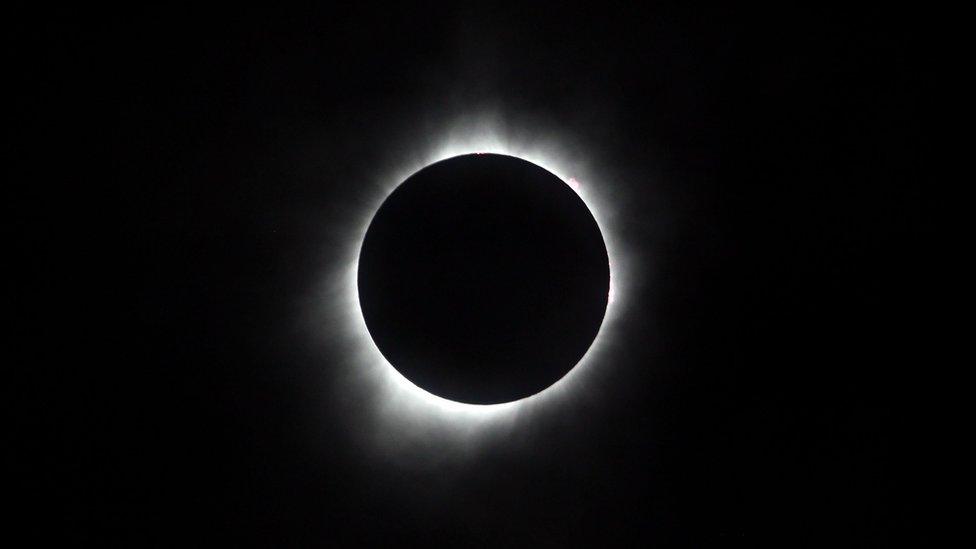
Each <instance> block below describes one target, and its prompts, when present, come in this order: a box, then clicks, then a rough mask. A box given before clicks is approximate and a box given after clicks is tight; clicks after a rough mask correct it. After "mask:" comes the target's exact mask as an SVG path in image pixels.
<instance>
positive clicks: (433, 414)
mask: <svg viewBox="0 0 976 549" xmlns="http://www.w3.org/2000/svg"><path fill="white" fill-rule="evenodd" d="M488 118H489V119H485V118H484V117H482V118H477V117H470V118H465V119H464V120H462V121H461V122H458V123H456V124H453V125H451V127H448V128H445V129H444V131H442V132H440V133H439V138H438V139H436V140H435V141H433V142H431V141H429V140H428V141H420V142H418V145H417V146H415V147H412V148H411V147H408V148H411V150H409V151H408V152H407V153H406V154H404V155H403V157H404V159H403V160H402V161H401V162H398V163H397V164H396V166H395V167H394V168H393V169H390V170H386V171H385V173H381V174H378V176H377V177H378V179H379V181H380V182H381V183H380V184H379V185H378V186H377V188H376V189H375V192H373V193H372V195H371V196H370V197H369V198H368V200H367V201H366V202H365V203H364V204H362V207H361V211H360V212H359V213H358V214H357V215H356V218H355V221H356V223H355V224H354V225H355V226H353V227H347V230H348V241H347V245H346V246H345V250H344V251H343V256H344V260H343V261H342V262H341V266H339V267H338V268H336V267H335V266H333V269H332V272H331V273H329V275H330V276H329V277H327V278H328V279H329V280H331V281H332V283H333V284H332V287H331V288H330V289H329V290H330V291H326V292H325V293H324V294H323V298H322V303H321V307H323V308H325V309H328V311H327V313H328V316H330V317H331V318H333V319H336V321H337V322H338V323H339V324H340V326H336V327H335V328H338V332H339V333H340V335H341V338H342V346H343V347H344V351H345V355H346V359H347V361H348V364H347V367H346V368H344V369H343V379H344V380H345V381H344V382H345V383H348V384H349V385H350V388H353V386H355V387H357V388H358V389H359V390H360V394H364V395H367V397H366V398H367V399H368V401H367V402H366V403H364V405H363V406H362V408H363V409H364V410H365V411H367V412H368V413H369V414H370V416H371V417H373V418H374V419H375V422H376V423H375V425H374V429H373V430H372V433H373V434H375V435H376V436H378V437H383V436H384V434H383V433H392V434H395V436H396V437H402V436H404V435H409V434H411V433H413V432H427V433H431V432H432V433H434V434H440V435H445V434H454V435H464V436H466V437H471V436H478V434H479V433H483V432H485V431H486V430H491V429H493V428H497V427H503V426H511V425H513V424H514V423H517V422H519V421H522V420H525V419H527V418H531V417H532V416H533V415H534V414H536V413H538V412H540V411H542V410H546V409H550V408H552V407H554V406H557V405H559V404H560V403H565V402H567V401H572V400H573V398H574V396H576V395H578V394H579V393H580V392H581V391H584V390H585V387H586V385H587V381H588V379H589V378H590V376H591V375H592V373H593V371H594V370H595V369H597V368H599V367H601V364H603V363H606V362H607V359H608V358H609V357H608V355H609V354H610V351H611V350H612V349H613V348H614V347H615V343H616V341H615V339H614V332H615V327H616V326H617V325H618V323H619V322H620V321H621V318H622V316H623V313H624V312H625V311H626V307H625V304H626V296H627V295H628V291H629V288H630V285H631V282H632V280H633V278H634V273H632V272H631V270H630V269H628V265H629V264H630V263H631V261H630V260H629V256H630V254H629V253H628V251H627V249H626V246H625V244H624V242H623V239H622V238H621V235H619V234H618V233H617V231H616V228H617V227H616V226H615V223H614V222H615V220H616V214H617V212H618V211H619V210H620V209H621V207H620V205H618V204H614V203H613V200H612V197H613V196H616V194H615V193H614V192H613V189H612V186H613V181H607V180H605V179H603V178H601V175H600V174H599V173H592V172H591V171H590V170H589V169H588V162H587V159H586V158H585V153H584V151H583V150H581V148H580V147H568V146H565V139H564V140H560V139H559V138H558V136H556V135H555V134H549V135H539V134H538V133H534V132H527V131H518V130H516V129H513V128H511V127H509V126H506V128H507V129H506V128H502V127H501V125H499V124H496V123H494V122H493V120H492V119H491V117H488ZM527 136H532V137H531V138H529V137H527ZM472 153H491V154H500V155H507V156H514V157H518V158H521V159H524V160H527V161H529V162H531V163H533V164H536V165H538V166H540V167H542V168H544V169H546V170H548V171H549V172H551V173H552V174H554V175H556V176H557V177H559V178H560V179H561V180H562V181H564V182H565V183H566V184H567V186H569V187H570V188H571V189H573V191H575V192H576V193H577V194H578V195H579V196H580V197H581V198H582V200H583V202H584V203H585V204H586V206H587V208H589V210H590V212H591V213H592V215H593V217H594V218H595V219H596V222H597V225H598V226H599V229H600V231H601V233H602V234H603V238H604V243H605V245H606V248H607V254H608V257H609V262H610V291H609V296H608V297H609V299H608V304H607V309H606V313H605V315H604V320H603V324H602V326H601V327H600V330H599V332H598V334H597V336H596V338H595V339H594V341H593V343H592V345H591V346H590V348H589V350H588V351H587V352H586V354H585V355H584V356H583V357H582V359H580V361H579V362H578V363H577V364H576V366H575V367H574V368H573V369H572V370H570V371H569V372H568V373H567V374H566V375H565V376H563V377H562V379H560V380H559V381H557V382H556V383H555V384H553V385H551V386H549V387H548V388H546V389H545V390H543V391H541V392H539V393H536V394H534V395H532V396H528V397H525V398H522V399H520V400H516V401H512V402H506V403H501V404H488V405H479V404H466V403H460V402H454V401H451V400H447V399H444V398H441V397H438V396H436V395H433V394H431V393H428V392H427V391H425V390H423V389H421V388H420V387H417V386H416V385H414V384H413V383H411V382H410V381H409V380H407V379H406V378H405V377H404V376H403V375H401V374H400V373H399V372H398V371H397V370H396V368H394V367H393V366H392V365H391V364H390V363H388V362H387V361H386V359H385V358H384V357H383V355H382V354H381V353H380V351H379V349H378V348H377V347H376V345H375V344H374V342H373V340H372V338H371V337H370V335H369V332H368V331H367V328H366V323H365V320H364V318H363V314H362V311H361V310H360V306H359V292H358V287H357V272H358V259H359V255H360V248H361V245H362V242H363V239H364V237H365V234H366V230H367V229H368V227H369V225H370V222H371V220H372V218H373V216H374V214H375V213H376V211H377V210H378V208H379V207H380V205H381V204H382V203H383V201H384V200H385V199H386V198H387V196H389V194H390V193H391V192H393V190H394V189H395V188H396V187H397V186H399V185H400V184H401V183H402V182H403V181H405V180H406V179H407V178H408V177H409V176H410V175H412V174H413V173H415V172H417V171H418V170H420V169H422V168H424V167H426V166H428V165H430V164H433V163H435V162H439V161H441V160H445V159H448V158H452V157H455V156H460V155H466V154H472Z"/></svg>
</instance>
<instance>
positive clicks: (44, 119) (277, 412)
mask: <svg viewBox="0 0 976 549" xmlns="http://www.w3.org/2000/svg"><path fill="white" fill-rule="evenodd" d="M921 24H922V23H920V22H919V21H918V20H916V19H913V18H912V17H908V16H907V14H901V15H896V14H892V13H889V12H887V11H881V10H879V11H868V12H857V13H855V12H847V11H838V12H832V11H827V10H814V11H808V12H787V11H783V10H779V11H762V12H753V13H742V12H739V11H735V10H718V11H715V10H690V9H689V10H684V11H670V10H664V9H662V10H657V11H646V12H645V11H637V10H635V9H632V10H630V11H623V12H616V13H610V12H607V11H605V10H604V9H602V7H593V8H592V9H589V10H575V9H567V8H566V7H560V8H558V9H545V8H521V9H518V10H504V9H497V8H494V7H492V6H490V5H476V6H474V7H470V8H463V7H454V8H452V9H448V10H443V11H436V12H425V11H424V10H420V9H416V8H402V9H391V8H387V9H383V10H368V9H365V8H335V9H333V8H331V7H321V8H319V9H317V10H314V11H312V12H303V13H297V12H296V13H287V14H286V13H281V12H275V13H270V12H262V11H244V12H241V11H239V10H232V11H227V12H221V13H206V14H204V13H200V12H197V11H194V10H186V11H168V12H157V11H150V10H146V11H139V10H125V11H102V12H88V11H83V10H80V9H78V10H68V11H62V12H55V11H52V12H49V13H46V14H41V15H40V16H32V17H26V16H25V17H24V18H23V19H22V20H21V23H18V25H17V28H16V30H14V31H13V33H12V34H11V37H10V40H9V41H10V43H11V45H12V48H11V50H12V53H13V55H12V57H13V61H14V69H15V71H16V72H15V74H17V75H18V76H17V78H15V79H14V80H15V85H16V86H19V87H21V88H22V89H23V91H24V92H26V93H24V94H23V98H22V99H21V100H20V101H19V103H18V104H16V105H14V106H15V110H16V111H17V112H16V113H15V116H16V117H17V119H18V121H23V122H24V124H23V126H22V127H23V128H25V131H24V132H23V135H22V136H21V138H20V139H18V143H17V144H16V145H15V146H14V148H13V149H12V150H13V154H14V155H15V156H16V158H18V159H19V160H22V161H24V164H25V166H26V168H27V169H26V170H25V171H24V172H23V176H22V177H20V178H19V181H20V184H19V187H18V192H16V193H15V194H14V196H13V198H12V199H11V205H12V209H13V210H14V214H15V215H14V216H13V219H14V227H15V229H14V230H15V231H16V235H15V237H16V238H15V239H16V241H17V243H16V244H15V253H16V254H19V256H22V257H23V264H24V265H28V266H29V269H28V270H27V272H28V273H29V274H28V276H27V277H26V280H24V281H23V282H22V283H21V284H19V285H18V286H17V287H16V289H15V290H13V291H12V292H11V293H12V294H13V302H14V306H15V310H17V311H19V312H20V315H19V316H20V319H21V323H22V324H23V326H25V327H27V331H28V333H29V335H31V336H32V337H29V338H20V341H18V342H16V343H15V347H14V348H15V351H17V354H18V355H20V356H23V357H25V358H24V359H22V360H21V361H20V363H21V364H22V365H23V366H24V368H25V369H26V370H27V372H28V376H27V377H28V380H27V381H28V387H29V389H30V390H28V391H25V392H24V393H23V396H24V399H23V400H24V401H25V404H24V405H23V406H20V407H18V409H19V410H21V415H22V417H23V418H24V419H25V420H26V421H24V422H23V423H24V424H25V427H24V428H23V431H22V432H20V433H18V434H22V435H25V436H24V437H23V438H24V440H25V441H26V442H25V444H24V445H23V447H22V449H23V450H24V451H23V452H20V451H18V452H17V455H18V456H20V455H23V456H24V459H23V463H24V466H23V470H22V471H21V472H20V473H18V474H19V475H21V476H22V478H23V480H24V483H25V484H26V485H27V486H29V490H28V493H29V496H27V497H26V499H25V500H24V504H23V505H22V506H21V507H22V509H23V510H24V511H25V512H26V513H27V514H29V515H30V516H33V517H38V516H39V517H42V519H43V522H44V523H45V527H44V528H43V529H41V530H37V531H36V532H37V533H36V534H35V535H36V536H38V538H45V537H48V536H63V537H65V538H67V539H69V540H73V541H79V542H85V543H89V544H92V545H98V546H105V545H115V544H119V545H126V546H160V547H163V546H166V547H171V546H174V544H177V543H179V544H180V545H191V546H192V545H198V544H201V545H202V544H204V543H207V544H210V543H217V544H222V545H223V544H227V545H231V546H240V545H250V544H254V545H256V546H276V547H281V546H323V545H337V546H342V545H356V544H370V543H389V544H393V543H396V544H404V545H406V544H409V543H419V544H424V543H431V544H434V543H450V544H452V545H467V544H472V545H488V546H500V545H502V546H521V545H523V544H525V545H528V544H530V543H531V544H539V545H562V546H576V545H579V546H612V545H617V544H624V543H625V541H627V540H631V539H638V540H641V543H642V544H647V545H649V546H661V545H664V546H696V547H726V546H736V547H739V546H742V547H755V546H757V545H765V544H775V545H777V546H787V547H790V546H795V547H803V546H811V547H813V546H816V547H822V546H836V545H841V546H843V545H856V546H861V547H863V546H887V545H892V544H893V543H894V542H895V541H896V540H900V541H905V540H914V539H918V538H919V537H924V534H923V533H922V532H921V531H920V530H919V528H917V524H916V523H917V517H916V515H915V504H914V503H913V501H915V493H916V490H918V488H919V487H920V486H921V484H922V482H921V480H920V478H921V477H920V476H919V474H918V473H917V472H915V471H913V468H912V463H914V460H915V456H916V455H918V453H919V452H920V450H919V449H918V448H919V447H920V445H921V442H920V436H921V431H922V429H921V419H920V416H919V415H918V414H915V413H913V412H912V411H910V410H911V408H912V406H914V405H913V404H912V402H916V403H918V402H919V400H920V399H921V398H922V397H921V394H920V393H923V392H924V391H925V389H924V387H925V386H926V384H925V377H924V373H923V372H924V364H925V363H926V361H927V360H929V359H930V358H931V356H930V355H928V354H926V353H928V352H929V349H930V347H929V343H928V342H929V339H928V337H929V336H930V335H931V334H930V332H929V330H932V329H934V328H932V326H931V325H928V326H925V325H923V324H924V323H920V319H924V318H926V317H927V316H928V315H929V314H930V313H931V312H932V311H933V308H932V306H931V305H929V300H930V299H931V298H930V297H928V295H927V293H926V292H927V291H928V289H930V288H931V285H930V284H929V283H928V282H927V280H930V278H927V277H929V276H930V274H929V269H930V266H931V265H932V264H933V261H934V258H935V257H936V254H937V253H938V252H937V250H935V249H933V248H932V247H931V246H929V242H930V238H931V236H932V234H931V233H932V229H931V227H930V226H929V225H927V224H926V221H925V219H926V215H927V214H928V213H929V211H930V209H931V206H930V204H931V203H932V202H931V200H932V199H931V198H930V197H929V194H928V193H927V192H926V188H925V186H924V185H923V184H922V183H923V181H924V180H925V177H926V174H925V171H923V169H922V168H921V167H920V162H919V159H920V158H921V154H922V151H924V150H925V147H926V145H925V136H924V132H922V131H921V128H920V127H919V125H918V124H917V122H916V119H917V116H918V114H919V109H920V107H919V102H920V95H919V91H918V90H919V88H920V86H922V85H924V84H925V83H926V82H927V81H928V77H927V71H928V69H926V66H927V63H926V59H925V58H924V57H923V55H922V53H921V51H922V50H921V45H920V44H919V41H920V40H921V38H920V30H919V29H918V28H917V27H918V26H919V25H921ZM12 85H14V84H12ZM475 112H491V113H494V114H493V117H494V119H495V120H496V121H500V122H501V123H502V124H507V125H508V129H509V130H510V131H513V132H518V131H522V130H521V129H522V128H532V127H544V128H547V130H549V129H552V128H556V129H558V132H557V134H556V135H557V136H558V137H557V138H556V139H563V140H564V141H565V142H570V143H582V144H584V145H585V146H584V147H581V148H579V149H578V151H577V154H579V155H585V156H586V157H587V158H586V159H587V161H589V162H590V163H591V164H593V166H595V167H596V169H597V171H598V172H599V173H603V174H607V178H606V182H605V183H604V184H605V185H609V186H611V187H612V188H611V189H609V190H608V191H607V192H608V193H609V195H610V196H615V197H616V199H617V200H618V203H619V204H620V207H621V215H620V217H619V219H618V221H619V224H617V226H615V227H614V230H615V231H618V232H619V234H621V235H622V238H625V239H626V241H627V242H628V243H629V245H630V246H631V248H632V249H633V252H634V253H633V255H632V258H633V260H634V261H636V262H638V263H639V264H638V265H637V266H636V267H635V269H634V272H635V273H638V272H639V273H641V274H642V279H641V280H639V281H638V282H639V283H638V284H637V285H635V288H636V290H635V291H634V292H633V293H632V294H631V295H625V296H620V298H621V299H625V300H627V301H628V304H629V308H628V312H627V314H626V315H625V316H624V317H622V319H621V322H620V327H619V330H617V331H616V332H615V341H616V342H617V345H616V347H615V348H614V350H613V352H612V353H610V354H609V355H608V358H607V360H606V364H605V365H597V366H595V368H603V369H602V370H600V372H601V373H600V375H599V376H598V379H597V381H596V387H595V388H593V389H592V390H590V392H588V393H587V394H588V398H586V399H581V400H580V401H579V402H574V401H570V402H561V403H559V404H558V405H557V406H555V407H553V409H552V410H548V411H547V413H546V414H544V415H540V417H539V419H538V421H537V422H535V423H533V424H530V425H528V426H524V427H523V428H521V430H517V431H516V432H513V433H510V434H509V436H506V437H494V438H490V439H486V440H485V441H483V443H482V444H481V445H480V446H479V447H478V449H477V450H476V451H475V452H474V453H473V454H472V455H468V456H466V457H464V458H463V459H461V458H455V457H452V456H453V454H451V452H452V451H453V450H448V449H447V448H442V447H440V446H439V445H438V443H439V442H443V441H441V440H440V439H439V438H438V437H437V436H430V437H427V438H425V439H423V440H424V442H423V444H422V447H419V448H411V449H402V454H399V453H398V451H397V449H395V448H394V449H392V450H391V449H389V448H387V449H385V450H383V451H380V450H377V449H376V448H375V447H374V446H371V445H370V444H369V443H367V442H365V441H366V440H367V438H368V437H365V436H363V431H364V430H367V429H370V428H371V427H370V426H369V424H368V422H367V421H366V420H364V419H363V418H364V417H366V416H368V415H369V413H370V410H369V409H367V408H368V407H369V406H372V405H373V403H372V401H369V400H368V399H364V400H360V397H361V396H362V391H361V389H357V391H359V392H356V391H353V390H351V389H350V391H346V390H345V389H346V387H347V384H348V383H349V382H348V379H347V377H344V376H345V374H343V375H339V374H337V373H336V372H340V371H341V372H347V371H348V370H345V369H340V367H339V365H340V364H341V363H343V364H344V363H346V362H347V361H348V357H347V356H345V355H347V354H348V352H349V348H348V346H346V345H342V344H340V343H336V340H335V337H334V336H333V334H330V333H324V334H323V337H322V339H321V340H320V341H316V340H312V339H310V337H309V328H308V327H309V322H308V314H309V310H310V305H309V301H310V300H311V299H312V297H311V296H313V295H314V294H315V291H316V290H315V288H316V287H317V285H318V284H320V281H321V279H322V277H323V276H325V275H327V274H328V273H330V272H332V271H333V267H334V263H335V262H337V261H339V258H340V257H341V254H340V253H339V252H338V251H337V250H339V249H340V248H342V247H344V246H346V245H347V244H348V242H345V241H344V239H346V238H347V236H348V234H351V233H350V231H351V229H349V228H348V227H349V226H351V225H353V224H355V223H358V222H359V216H361V215H362V213H363V212H364V211H365V208H366V207H367V206H366V205H365V204H364V203H363V202H362V197H363V194H362V188H363V185H365V183H364V182H365V181H369V182H373V181H375V179H376V178H378V177H381V176H382V175H383V173H386V172H384V170H388V169H390V168H391V167H392V168H395V167H396V166H395V165H396V163H397V160H396V159H397V158H401V157H403V156H408V155H410V154H413V151H414V150H415V149H417V150H419V149H422V148H423V146H422V145H418V143H423V142H424V141H425V140H436V139H438V137H437V136H436V135H431V134H432V133H436V132H437V131H441V130H442V129H443V128H444V127H445V126H446V125H448V124H449V122H450V121H452V120H457V119H463V118H464V117H465V116H467V115H468V114H469V113H475ZM525 131H531V130H530V129H526V130H525ZM325 328H327V329H328V326H327V325H326V326H325ZM35 336H36V337H35ZM342 395H348V397H347V398H343V396H342ZM916 405H917V404H916ZM34 450H37V451H36V452H35V451H34ZM27 456H30V457H27Z"/></svg>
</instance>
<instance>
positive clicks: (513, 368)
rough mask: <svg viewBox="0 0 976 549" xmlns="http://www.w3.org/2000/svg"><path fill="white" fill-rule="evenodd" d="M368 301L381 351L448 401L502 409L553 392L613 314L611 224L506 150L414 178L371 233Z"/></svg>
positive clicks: (454, 161) (365, 262)
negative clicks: (603, 227)
mask: <svg viewBox="0 0 976 549" xmlns="http://www.w3.org/2000/svg"><path fill="white" fill-rule="evenodd" d="M357 282H358V289H359V301H360V308H361V310H362V314H363V318H364V320H365V323H366V326H367V329H368V331H369V334H370V336H371V337H372V338H373V341H374V342H375V343H376V346H377V348H378V349H379V351H380V352H381V353H382V354H383V356H384V357H385V358H386V359H387V361H388V362H389V363H390V364H391V365H392V366H393V367H394V368H396V369H397V370H398V371H399V372H400V373H401V374H402V375H403V376H404V377H406V378H407V379H408V380H409V381H410V382H412V383H413V384H415V385H417V386H418V387H420V388H422V389H424V390H426V391H428V392H430V393H432V394H434V395H437V396H439V397H442V398H445V399H449V400H453V401H457V402H463V403H469V404H496V403H502V402H509V401H513V400H518V399H521V398H524V397H527V396H531V395H533V394H536V393H538V392H540V391H543V390H544V389H546V388H547V387H549V386H550V385H552V384H553V383H555V382H556V381H558V380H559V379H560V378H561V377H563V376H564V375H565V374H566V373H567V372H569V371H570V370H571V369H572V368H573V367H574V366H575V365H576V364H577V363H578V362H579V360H580V359H581V358H582V357H583V355H584V354H585V353H586V351H587V349H588V348H589V347H590V345H591V344H592V343H593V340H594V338H595V337H596V335H597V333H598V332H599V330H600V325H601V324H602V322H603V317H604V314H605V312H606V308H607V301H608V292H609V288H610V267H609V261H608V255H607V249H606V246H605V244H604V241H603V235H602V234H601V232H600V229H599V226H598V225H597V223H596V220H595V219H594V218H593V215H592V214H591V213H590V211H589V209H588V208H587V207H586V204H584V202H583V200H582V199H581V198H580V197H579V196H578V195H577V194H576V193H575V192H574V191H573V190H572V189H571V188H570V187H569V186H568V185H567V184H566V183H565V182H563V181H562V180H561V179H559V178H558V177H557V176H555V175H553V174H552V173H550V172H549V171H547V170H545V169H544V168H542V167H540V166H537V165H535V164H533V163H531V162H528V161H526V160H523V159H521V158H516V157H513V156H506V155H500V154H469V155H462V156H455V157H453V158H448V159H446V160H442V161H440V162H436V163H434V164H431V165H429V166H427V167H425V168H423V169H421V170H420V171H418V172H416V173H415V174H413V175H411V176H410V177H408V178H407V179H406V181H404V182H403V183H402V184H401V185H400V186H399V187H397V188H396V190H394V192H393V193H392V194H390V196H389V197H388V198H387V199H386V200H385V202H383V204H382V205H381V206H380V208H379V209H378V210H377V212H376V214H375V216H374V217H373V219H372V221H371V223H370V225H369V228H368V229H367V231H366V235H365V237H364V240H363V243H362V248H361V251H360V257H359V266H358V273H357Z"/></svg>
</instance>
